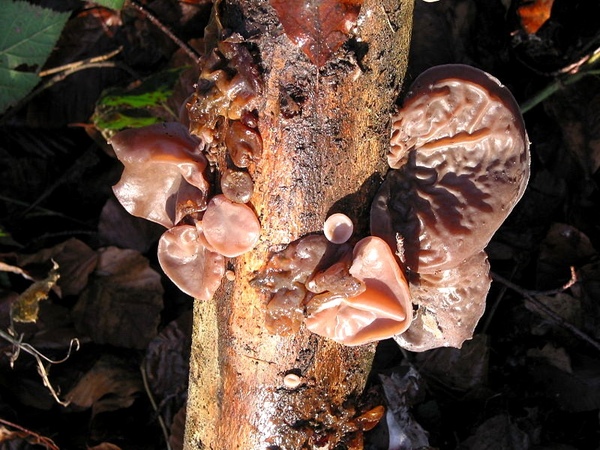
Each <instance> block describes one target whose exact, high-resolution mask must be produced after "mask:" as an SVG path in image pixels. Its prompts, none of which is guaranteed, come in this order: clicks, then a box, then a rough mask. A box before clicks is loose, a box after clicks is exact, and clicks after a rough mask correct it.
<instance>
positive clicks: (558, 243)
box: [537, 223, 596, 289]
mask: <svg viewBox="0 0 600 450" xmlns="http://www.w3.org/2000/svg"><path fill="white" fill-rule="evenodd" d="M595 254H596V250H595V249H594V247H593V245H592V243H591V241H590V239H589V238H588V237H587V236H586V235H585V234H584V233H582V232H581V231H579V230H578V229H577V228H575V227H573V226H571V225H566V224H562V223H554V224H552V226H551V227H550V229H549V230H548V233H547V234H546V237H545V238H544V241H543V242H542V244H541V246H540V255H539V257H538V271H537V285H538V288H540V289H554V288H557V287H558V286H559V285H560V284H561V283H564V282H566V281H567V280H568V279H569V277H570V270H569V267H570V266H581V265H582V264H583V263H585V262H588V261H589V260H590V258H592V257H593V256H594V255H595Z"/></svg>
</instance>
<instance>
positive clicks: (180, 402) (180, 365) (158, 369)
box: [142, 311, 192, 423]
mask: <svg viewBox="0 0 600 450" xmlns="http://www.w3.org/2000/svg"><path fill="white" fill-rule="evenodd" d="M191 334H192V312H191V311H187V312H185V313H183V314H182V315H181V316H179V317H178V318H177V319H176V320H173V321H172V322H170V323H169V324H168V325H167V326H166V327H165V328H164V329H163V330H162V331H161V332H160V333H159V334H158V336H156V337H155V338H154V339H153V340H152V341H151V342H150V344H149V345H148V349H147V350H146V355H145V357H144V362H143V366H142V367H143V370H145V372H146V379H147V381H148V388H149V389H150V391H151V393H152V395H153V397H154V400H155V401H156V403H157V404H159V405H161V415H162V417H163V419H164V420H165V422H166V423H171V421H172V420H173V419H174V416H175V415H176V414H177V412H178V411H179V410H180V408H181V407H182V406H184V405H185V400H186V398H187V385H188V376H189V359H190V349H191V344H192V342H191Z"/></svg>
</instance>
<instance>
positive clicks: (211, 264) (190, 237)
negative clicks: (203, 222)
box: [158, 225, 225, 300]
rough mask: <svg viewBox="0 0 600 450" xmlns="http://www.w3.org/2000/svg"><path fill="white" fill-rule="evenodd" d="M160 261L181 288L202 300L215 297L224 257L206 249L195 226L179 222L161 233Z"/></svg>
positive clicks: (222, 269) (223, 265)
mask: <svg viewBox="0 0 600 450" xmlns="http://www.w3.org/2000/svg"><path fill="white" fill-rule="evenodd" d="M158 261H159V263H160V266H161V267H162V269H163V270H164V272H165V274H166V275H167V276H168V277H169V278H170V279H171V281H173V283H175V284H176V285H177V287H178V288H179V289H181V290H182V291H183V292H185V293H186V294H188V295H191V296H192V297H194V298H197V299H199V300H210V299H211V298H212V296H213V294H214V293H215V291H216V290H217V289H218V288H219V286H220V284H221V278H223V274H224V273H225V258H224V257H223V256H222V255H220V254H218V253H215V252H213V251H210V250H209V249H208V248H207V245H206V241H205V240H204V239H203V236H202V231H201V230H199V229H198V227H195V226H193V225H178V226H176V227H173V228H171V229H170V230H167V231H166V232H165V233H164V234H163V235H162V236H161V238H160V240H159V242H158Z"/></svg>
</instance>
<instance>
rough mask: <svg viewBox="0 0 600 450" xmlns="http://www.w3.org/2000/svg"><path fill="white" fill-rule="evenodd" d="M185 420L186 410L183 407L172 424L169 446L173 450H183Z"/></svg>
mask: <svg viewBox="0 0 600 450" xmlns="http://www.w3.org/2000/svg"><path fill="white" fill-rule="evenodd" d="M185 418H186V408H185V406H183V407H182V408H180V409H179V411H177V414H175V418H174V419H173V422H172V423H171V435H170V436H169V444H171V448H172V449H173V450H183V441H184V436H185Z"/></svg>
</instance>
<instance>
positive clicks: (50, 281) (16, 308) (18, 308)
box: [10, 262, 60, 323]
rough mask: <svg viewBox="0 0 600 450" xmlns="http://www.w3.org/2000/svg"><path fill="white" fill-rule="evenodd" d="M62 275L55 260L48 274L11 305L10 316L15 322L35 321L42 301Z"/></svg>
mask: <svg viewBox="0 0 600 450" xmlns="http://www.w3.org/2000/svg"><path fill="white" fill-rule="evenodd" d="M59 278H60V275H59V273H58V264H57V263H56V262H53V266H52V269H50V272H48V276H47V277H46V278H44V279H43V280H41V281H36V282H35V283H33V284H32V285H31V286H29V287H28V288H27V289H26V290H25V291H24V292H23V293H22V294H21V295H19V298H17V300H16V301H15V302H13V303H12V304H11V305H10V317H11V319H12V320H13V321H15V322H21V323H35V322H37V319H38V314H39V311H40V302H41V301H42V300H46V299H47V298H48V294H49V293H50V289H52V288H53V287H54V285H55V284H56V282H57V281H58V279H59Z"/></svg>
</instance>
